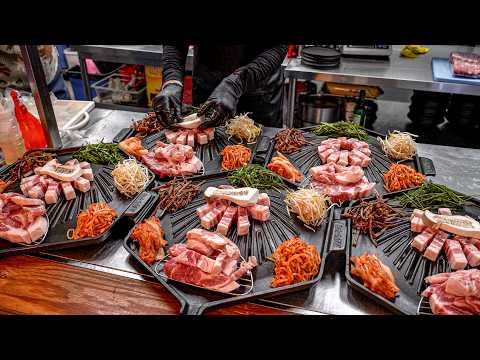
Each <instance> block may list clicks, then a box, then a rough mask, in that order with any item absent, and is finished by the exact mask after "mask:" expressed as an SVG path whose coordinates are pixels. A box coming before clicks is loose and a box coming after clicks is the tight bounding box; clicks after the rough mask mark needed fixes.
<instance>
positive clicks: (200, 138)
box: [197, 131, 208, 145]
mask: <svg viewBox="0 0 480 360" xmlns="http://www.w3.org/2000/svg"><path fill="white" fill-rule="evenodd" d="M197 143H199V144H200V145H205V144H208V135H207V134H206V133H204V132H201V131H199V132H197Z"/></svg>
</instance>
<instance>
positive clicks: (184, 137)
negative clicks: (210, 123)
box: [165, 128, 214, 147]
mask: <svg viewBox="0 0 480 360" xmlns="http://www.w3.org/2000/svg"><path fill="white" fill-rule="evenodd" d="M165 137H166V138H167V142H168V143H169V144H179V145H189V146H191V147H194V146H195V142H197V143H198V144H200V145H205V144H208V142H209V141H210V140H213V139H214V129H213V128H209V129H203V130H199V129H196V128H192V129H189V130H185V129H182V130H167V131H165Z"/></svg>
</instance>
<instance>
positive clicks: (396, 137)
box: [378, 130, 417, 160]
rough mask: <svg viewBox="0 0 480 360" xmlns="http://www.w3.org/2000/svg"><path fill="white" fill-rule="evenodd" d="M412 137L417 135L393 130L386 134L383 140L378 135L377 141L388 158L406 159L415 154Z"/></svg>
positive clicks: (415, 149) (415, 147)
mask: <svg viewBox="0 0 480 360" xmlns="http://www.w3.org/2000/svg"><path fill="white" fill-rule="evenodd" d="M413 137H417V135H413V134H410V133H408V132H400V131H398V130H395V131H393V132H392V133H390V134H388V136H387V137H386V138H385V140H383V139H382V138H380V137H379V138H378V141H379V142H380V144H381V145H382V149H383V151H384V152H385V154H386V155H387V156H388V157H389V158H391V159H394V160H407V159H411V158H413V157H414V156H415V155H416V154H417V144H416V143H415V140H413Z"/></svg>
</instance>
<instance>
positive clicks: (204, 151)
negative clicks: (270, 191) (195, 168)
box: [115, 127, 263, 182]
mask: <svg viewBox="0 0 480 360" xmlns="http://www.w3.org/2000/svg"><path fill="white" fill-rule="evenodd" d="M129 130H133V129H122V130H121V131H120V132H119V133H118V134H117V136H115V141H117V142H120V141H122V140H124V139H125V138H127V137H129V136H134V135H135V132H134V131H129ZM262 133H263V131H262ZM262 133H260V135H259V136H258V139H261V138H262ZM258 139H257V143H258ZM159 140H160V141H162V142H165V143H166V142H167V138H166V137H165V130H161V131H159V132H157V133H154V134H150V135H148V136H146V137H144V138H143V139H142V145H143V147H144V148H145V149H147V150H148V151H150V150H152V149H153V148H154V147H155V143H156V142H157V141H159ZM257 143H255V144H242V145H244V146H246V147H248V148H249V149H250V150H251V151H252V156H251V157H250V163H252V161H253V159H254V157H255V150H256V145H257ZM237 144H240V143H239V142H237V141H235V140H234V139H229V136H228V135H227V134H226V133H225V130H224V128H222V127H217V128H215V138H214V140H213V141H209V142H208V144H205V145H199V144H195V147H194V151H195V155H196V156H197V157H198V158H199V159H200V161H201V162H202V163H203V166H204V169H205V175H208V174H213V173H220V172H224V173H225V171H224V170H222V157H221V156H220V152H221V151H222V150H223V148H225V146H227V145H237ZM120 150H121V149H120ZM127 155H128V154H127ZM198 176H202V175H193V176H187V177H188V178H196V177H198ZM157 179H159V177H158V176H157ZM171 179H172V178H171V177H165V178H162V179H159V180H160V181H162V182H163V181H168V180H171Z"/></svg>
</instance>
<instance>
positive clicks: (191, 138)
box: [187, 131, 195, 147]
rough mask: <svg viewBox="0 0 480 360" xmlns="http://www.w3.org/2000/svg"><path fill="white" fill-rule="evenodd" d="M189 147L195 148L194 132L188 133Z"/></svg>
mask: <svg viewBox="0 0 480 360" xmlns="http://www.w3.org/2000/svg"><path fill="white" fill-rule="evenodd" d="M187 145H189V146H191V147H194V146H195V134H194V133H193V131H189V132H188V133H187Z"/></svg>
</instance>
